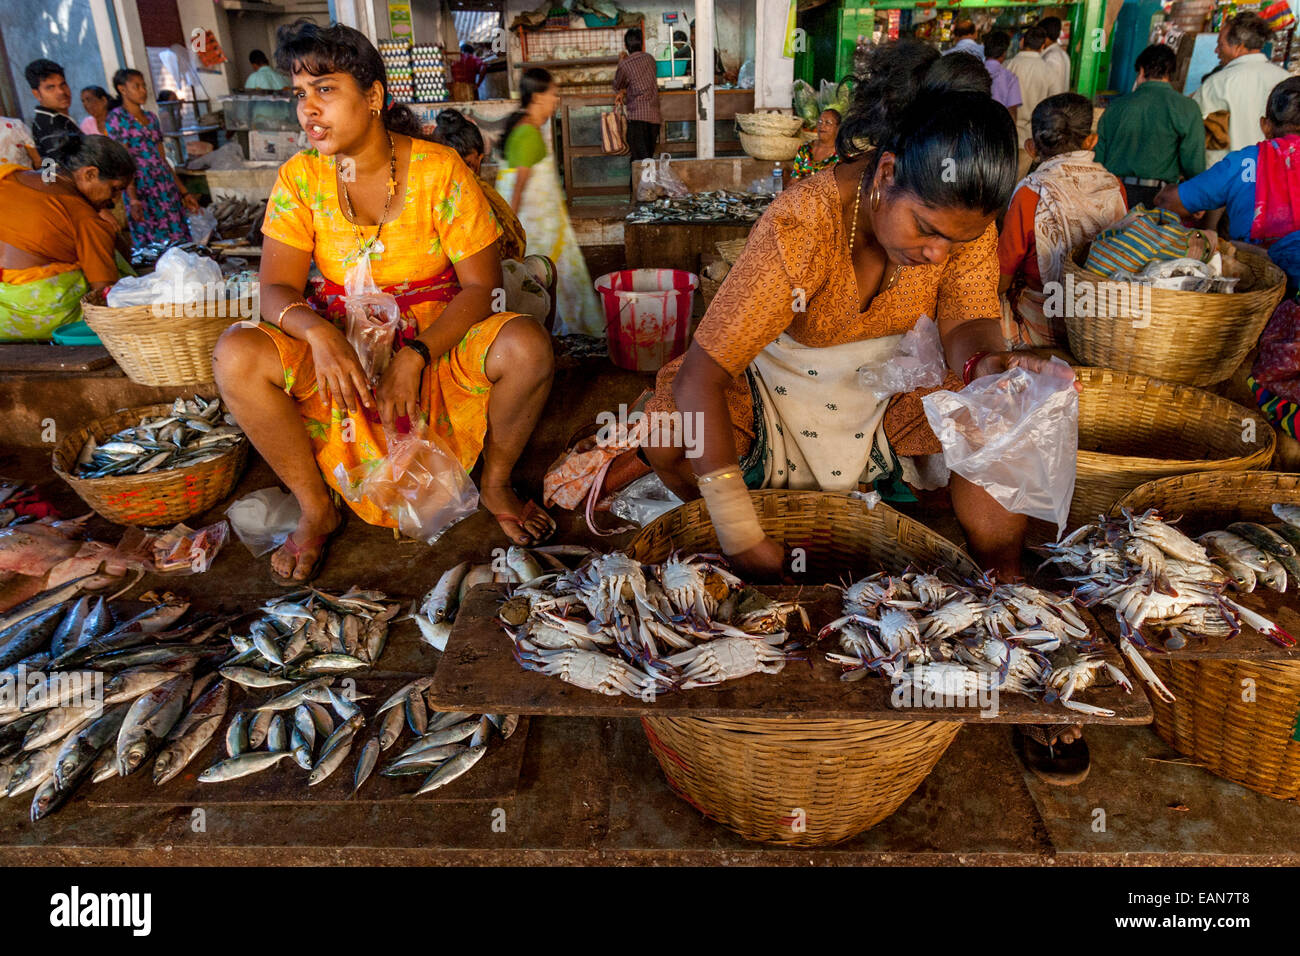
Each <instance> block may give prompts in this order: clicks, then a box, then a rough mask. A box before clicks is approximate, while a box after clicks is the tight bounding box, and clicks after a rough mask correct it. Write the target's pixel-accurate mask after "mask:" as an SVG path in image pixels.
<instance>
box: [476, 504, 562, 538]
mask: <svg viewBox="0 0 1300 956" xmlns="http://www.w3.org/2000/svg"><path fill="white" fill-rule="evenodd" d="M539 512H540V513H541V514H543V515H546V519H547V520H548V521H549V522H550V523H551V527H550V530H548V531H546V532H544V533H543V534H540V535H534V534H532V532H530V531H529V530H528V529H527V528H525V527H524V520H525V519H527V518H528V517H530V516H531V515H533V514H537V513H539ZM489 514H491V515H492V517H493V518H495V519H496V520H497V524H500V523H501V522H502V521H509V522H511V523H512V524H514V525H515V527H517V528H518V529H519V530H520V531H522V532H523V533H524V534H526V535H528V536H529V537H530V538H532V539H533V540H532V541H530V542H529V543H528V544H521V545H519V547H521V548H531V547H533V546H534V545H538V544H541V543H542V542H544V541H546V540H547V539H548V538H550V536H551V535H553V534H555V529H556V524H555V519H554V518H552V517H551V516H550V515H548V514H546V512H545V511H543V510H542V509H541V508H540V507H539V506H538V505H537V503H536V502H534V501H531V500H530V501H529V502H528V503H527V504H525V505H524V514H523V517H522V518H521V517H520V516H519V515H516V514H511V513H510V512H509V511H499V512H489ZM506 537H509V535H506ZM513 543H514V541H513V539H512V540H511V544H513Z"/></svg>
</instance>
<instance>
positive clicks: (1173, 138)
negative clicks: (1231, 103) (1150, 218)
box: [1096, 43, 1205, 209]
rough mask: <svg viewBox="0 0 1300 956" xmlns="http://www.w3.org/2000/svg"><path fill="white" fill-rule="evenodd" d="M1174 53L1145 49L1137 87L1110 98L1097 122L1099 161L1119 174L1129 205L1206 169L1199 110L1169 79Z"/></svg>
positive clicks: (1156, 47)
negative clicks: (1123, 94) (1127, 92)
mask: <svg viewBox="0 0 1300 956" xmlns="http://www.w3.org/2000/svg"><path fill="white" fill-rule="evenodd" d="M1176 69H1177V61H1176V60H1175V57H1174V51H1173V50H1171V49H1170V48H1169V47H1167V46H1165V45H1164V44H1159V43H1158V44H1154V45H1152V46H1149V47H1147V48H1146V49H1145V50H1143V51H1142V52H1141V53H1140V54H1138V58H1137V70H1138V78H1137V86H1136V87H1135V88H1134V90H1133V92H1132V93H1129V94H1127V95H1125V96H1121V97H1119V98H1118V99H1116V100H1114V101H1112V102H1111V104H1110V106H1108V107H1107V108H1106V112H1105V113H1103V114H1102V116H1101V121H1100V122H1099V123H1098V124H1097V137H1098V141H1097V149H1096V160H1097V162H1099V163H1101V165H1103V166H1105V167H1106V168H1107V169H1108V170H1110V171H1111V172H1112V173H1114V174H1115V175H1116V176H1118V177H1119V178H1120V181H1121V182H1123V183H1124V191H1125V192H1126V193H1127V194H1128V204H1129V208H1130V209H1132V208H1133V207H1134V206H1136V205H1137V204H1138V203H1146V204H1147V205H1148V206H1150V205H1151V203H1152V201H1153V200H1154V199H1155V195H1156V193H1158V192H1159V191H1160V189H1161V187H1163V186H1164V185H1165V184H1166V183H1176V182H1178V181H1179V180H1181V179H1189V178H1191V177H1192V176H1196V175H1198V174H1199V173H1203V172H1205V126H1204V124H1203V123H1202V121H1201V110H1200V108H1199V107H1198V106H1197V105H1196V103H1194V102H1193V101H1192V100H1191V99H1189V98H1188V97H1186V96H1183V95H1182V94H1181V93H1179V92H1178V91H1177V90H1175V89H1174V88H1173V87H1172V86H1170V84H1169V81H1170V79H1171V78H1172V77H1173V75H1174V73H1175V71H1176Z"/></svg>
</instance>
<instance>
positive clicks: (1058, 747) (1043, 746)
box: [1016, 726, 1092, 787]
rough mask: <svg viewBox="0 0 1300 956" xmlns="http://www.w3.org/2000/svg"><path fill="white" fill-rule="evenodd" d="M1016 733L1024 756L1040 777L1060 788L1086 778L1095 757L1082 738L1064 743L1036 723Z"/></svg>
mask: <svg viewBox="0 0 1300 956" xmlns="http://www.w3.org/2000/svg"><path fill="white" fill-rule="evenodd" d="M1016 733H1017V735H1018V737H1019V740H1018V749H1019V751H1020V756H1021V759H1022V760H1024V762H1025V766H1026V767H1028V768H1029V770H1030V771H1031V772H1032V773H1033V774H1034V776H1036V777H1038V779H1039V780H1042V781H1043V782H1044V783H1049V784H1052V785H1053V786H1057V787H1070V786H1074V785H1075V784H1079V783H1083V781H1084V780H1085V779H1086V778H1087V776H1088V771H1089V770H1090V769H1091V768H1092V758H1091V755H1090V754H1089V752H1088V744H1087V741H1085V740H1084V739H1083V738H1082V737H1080V738H1079V739H1078V740H1076V741H1074V742H1073V743H1068V744H1063V743H1061V742H1060V741H1059V740H1056V739H1055V738H1056V734H1053V733H1051V731H1050V730H1048V729H1047V728H1042V727H1037V726H1026V727H1017V728H1016ZM1049 741H1050V742H1049Z"/></svg>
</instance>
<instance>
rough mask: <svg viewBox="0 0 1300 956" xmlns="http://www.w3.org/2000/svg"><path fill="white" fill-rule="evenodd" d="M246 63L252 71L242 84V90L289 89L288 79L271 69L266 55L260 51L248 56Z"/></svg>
mask: <svg viewBox="0 0 1300 956" xmlns="http://www.w3.org/2000/svg"><path fill="white" fill-rule="evenodd" d="M248 62H249V63H251V64H252V65H253V67H254V70H253V72H252V73H250V74H249V76H248V80H247V81H246V82H245V83H244V89H246V90H272V91H277V90H287V89H288V88H289V78H288V77H286V76H285V75H284V74H283V73H281V72H280V71H278V70H276V69H273V68H272V67H271V63H270V61H268V60H267V58H266V54H265V53H263V52H262V51H261V50H254V51H253V52H252V53H250V54H248Z"/></svg>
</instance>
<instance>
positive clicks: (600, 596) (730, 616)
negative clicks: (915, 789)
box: [500, 551, 810, 701]
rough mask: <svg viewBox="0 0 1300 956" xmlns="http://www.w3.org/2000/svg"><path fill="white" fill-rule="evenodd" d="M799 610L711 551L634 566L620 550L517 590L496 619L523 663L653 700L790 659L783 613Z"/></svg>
mask: <svg viewBox="0 0 1300 956" xmlns="http://www.w3.org/2000/svg"><path fill="white" fill-rule="evenodd" d="M793 613H798V614H799V616H800V617H801V619H802V621H803V626H804V629H805V630H808V629H809V627H810V626H809V624H808V618H807V614H806V612H805V611H804V610H803V608H802V607H800V606H799V605H798V604H795V603H791V602H777V601H773V600H771V599H769V598H767V597H765V596H764V595H762V594H760V593H759V592H757V591H755V590H753V589H750V588H747V587H745V585H744V582H742V581H741V580H740V579H739V578H738V577H736V576H735V575H734V574H732V573H731V572H730V571H729V570H727V567H726V565H725V562H724V561H723V559H722V558H721V557H719V556H717V555H702V554H696V555H691V556H689V557H682V556H680V555H678V554H674V555H672V556H671V557H669V558H668V560H666V561H664V562H663V563H662V564H654V565H651V564H642V563H641V562H639V561H637V560H635V559H634V558H632V557H630V556H629V555H627V554H625V553H624V552H622V551H612V552H610V553H609V554H596V555H592V556H591V557H590V558H589V559H588V560H586V561H584V562H583V563H582V564H581V565H580V566H579V567H578V568H577V569H576V570H573V571H568V572H566V573H551V574H543V575H541V576H540V577H538V578H535V579H534V580H532V581H527V582H525V583H523V584H522V585H520V586H519V587H516V588H515V589H514V591H513V592H512V593H511V596H510V598H509V599H508V600H507V601H506V602H505V604H504V605H503V606H502V608H501V612H500V618H501V622H502V624H503V625H504V627H505V629H506V633H507V634H509V635H510V638H511V640H512V641H513V642H514V655H515V659H516V660H517V661H519V663H520V664H521V665H522V666H524V667H525V668H528V669H529V670H535V671H540V672H542V673H544V674H550V675H554V676H556V677H559V678H560V679H561V680H564V681H567V682H569V683H570V684H574V685H576V686H578V687H582V688H585V689H587V690H591V691H596V692H598V693H602V694H610V695H617V694H627V695H629V696H632V697H640V698H641V699H642V700H647V701H652V700H654V698H655V697H656V696H657V695H659V694H662V693H665V692H667V691H670V690H674V689H677V690H689V689H690V688H692V687H707V686H710V685H713V684H720V683H722V682H723V681H727V680H734V679H736V678H738V677H745V676H747V675H749V674H755V673H764V674H775V673H777V672H779V671H780V670H781V669H782V668H783V667H784V666H785V662H786V661H787V660H792V659H795V658H797V657H798V656H799V655H798V654H797V653H796V651H797V650H798V647H797V646H796V645H795V644H794V643H793V642H790V641H789V638H790V634H789V632H788V631H787V630H786V629H785V626H786V619H787V618H788V617H789V616H790V615H791V614H793Z"/></svg>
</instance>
